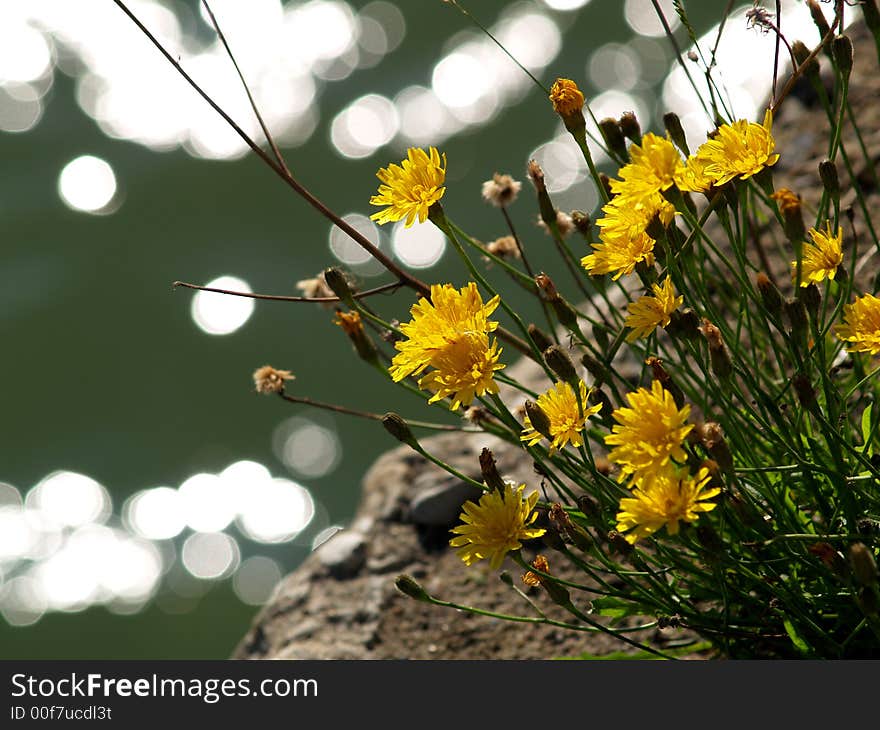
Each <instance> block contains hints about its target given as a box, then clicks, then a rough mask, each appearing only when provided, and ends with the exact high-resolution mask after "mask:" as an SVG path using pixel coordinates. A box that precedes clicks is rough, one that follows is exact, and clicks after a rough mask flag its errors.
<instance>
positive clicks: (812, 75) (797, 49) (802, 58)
mask: <svg viewBox="0 0 880 730" xmlns="http://www.w3.org/2000/svg"><path fill="white" fill-rule="evenodd" d="M791 51H792V53H793V54H794V58H795V60H796V61H797V63H798V67H800V66H803V65H804V64H807V65H806V66H805V68H804V74H805V75H806V77H807V78H808V79H809V81H810V83H812V84H818V83H821V79H820V78H819V62H818V61H817V60H816V59H815V57H814V58H810V49H809V48H807V47H806V45H804V43H803V42H802V41H795V42H794V43H792V44H791ZM807 59H809V61H808V60H807Z"/></svg>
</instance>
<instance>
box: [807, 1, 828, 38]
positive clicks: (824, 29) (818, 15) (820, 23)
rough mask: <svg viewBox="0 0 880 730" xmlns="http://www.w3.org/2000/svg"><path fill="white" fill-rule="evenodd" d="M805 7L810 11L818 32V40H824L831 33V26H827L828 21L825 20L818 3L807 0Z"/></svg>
mask: <svg viewBox="0 0 880 730" xmlns="http://www.w3.org/2000/svg"><path fill="white" fill-rule="evenodd" d="M807 7H809V9H810V15H811V16H812V18H813V23H814V24H815V25H816V28H818V30H819V38H820V39H821V38H824V37H825V36H827V35H828V34H829V33H830V32H831V26H830V25H828V21H827V20H826V19H825V14H824V13H823V12H822V8H820V7H819V3H817V2H816V0H807Z"/></svg>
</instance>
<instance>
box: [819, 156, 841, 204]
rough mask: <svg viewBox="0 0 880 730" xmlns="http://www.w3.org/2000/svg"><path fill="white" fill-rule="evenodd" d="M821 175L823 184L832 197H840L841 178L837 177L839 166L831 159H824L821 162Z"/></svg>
mask: <svg viewBox="0 0 880 730" xmlns="http://www.w3.org/2000/svg"><path fill="white" fill-rule="evenodd" d="M819 177H820V178H821V180H822V186H823V187H824V188H825V191H826V192H827V193H828V194H829V195H830V196H831V197H832V198H835V199H836V198H839V197H840V180H839V179H838V177H837V167H836V166H835V164H834V163H833V162H832V161H831V160H822V162H820V163H819Z"/></svg>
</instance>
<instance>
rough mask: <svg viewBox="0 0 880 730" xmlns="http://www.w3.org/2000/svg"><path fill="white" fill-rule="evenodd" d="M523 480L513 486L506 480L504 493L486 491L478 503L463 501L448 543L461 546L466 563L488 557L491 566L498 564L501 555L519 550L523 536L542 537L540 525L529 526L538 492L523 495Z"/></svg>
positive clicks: (533, 517) (460, 551)
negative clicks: (460, 522) (459, 521)
mask: <svg viewBox="0 0 880 730" xmlns="http://www.w3.org/2000/svg"><path fill="white" fill-rule="evenodd" d="M525 486H526V485H525V484H520V485H519V486H518V487H516V489H514V487H513V486H512V484H510V483H507V482H505V484H504V493H503V494H502V493H501V492H499V491H497V490H494V489H493V490H492V491H490V492H486V493H485V494H484V495H483V496H482V497H480V501H479V503H478V504H475V503H474V502H471V501H470V500H468V501H467V502H465V503H464V506H463V508H462V513H461V515H460V517H459V519H460V520H461V521H462V523H464V524H461V525H457V526H456V527H454V528H452V532H454V533H455V535H456V537H453V538H452V539H451V540H450V541H449V544H450V545H451V546H452V547H455V548H460V550H459V551H458V554H459V557H461V559H462V560H463V561H464V563H465V565H472V564H473V563H475V562H477V561H478V560H484V559H488V560H489V566H490V567H491V568H492V570H497V569H498V568H500V567H501V563H502V561H503V560H504V556H505V555H507V553H509V552H510V551H511V550H519V549H520V548H521V547H522V541H523V540H532V539H534V538H536V537H541V535H543V534H544V532H545V530H544V529H543V528H535V527H530V525H531V524H532V523H533V522H534V521H535V518H536V517H537V514H536V513H535V512H534V509H535V504H537V502H538V492H537V491H534V492H532V493H531V494H529V496H528V497H523V490H524V489H525Z"/></svg>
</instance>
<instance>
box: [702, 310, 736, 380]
mask: <svg viewBox="0 0 880 730" xmlns="http://www.w3.org/2000/svg"><path fill="white" fill-rule="evenodd" d="M700 329H701V331H702V333H703V336H704V337H705V338H706V341H707V342H708V343H709V364H710V365H711V366H712V372H713V373H715V375H717V376H718V377H719V378H721V379H722V380H723V379H726V378H729V377H730V375H731V374H732V373H733V362H732V361H731V359H730V352H728V350H727V345H725V344H724V340H723V339H722V337H721V330H720V329H718V328H717V327H716V326H715V325H714V324H712V323H711V322H710V321H709V320H708V319H703V325H702V327H701V328H700Z"/></svg>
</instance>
